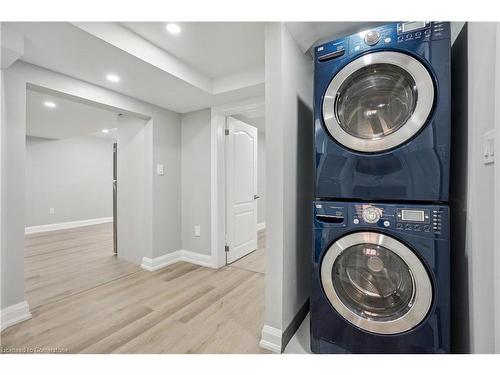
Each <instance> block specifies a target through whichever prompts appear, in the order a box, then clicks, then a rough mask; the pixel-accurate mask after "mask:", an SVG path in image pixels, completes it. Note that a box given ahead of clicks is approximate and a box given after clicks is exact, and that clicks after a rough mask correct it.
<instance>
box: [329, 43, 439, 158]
mask: <svg viewBox="0 0 500 375" xmlns="http://www.w3.org/2000/svg"><path fill="white" fill-rule="evenodd" d="M433 102H434V84H433V82H432V79H431V76H430V75H429V73H428V72H427V69H425V67H424V66H423V65H422V64H421V63H420V62H419V61H417V60H416V59H414V58H413V57H410V56H408V55H406V54H403V53H397V52H375V53H372V54H369V55H365V56H362V57H360V58H358V59H356V60H354V61H352V62H351V63H350V64H348V65H346V66H345V67H344V68H343V69H342V70H340V72H339V73H338V74H337V75H336V76H335V77H334V78H333V79H332V81H331V82H330V84H329V86H328V88H327V90H326V93H325V96H324V98H323V120H324V121H325V125H326V127H327V129H328V131H329V133H330V134H331V135H332V136H333V137H334V138H335V139H336V140H337V141H338V142H340V143H341V144H343V145H344V146H346V147H348V148H351V149H353V150H357V151H361V152H379V151H385V150H388V149H391V148H393V147H396V146H398V145H400V144H402V143H404V142H405V141H407V140H408V139H410V138H411V137H412V136H413V135H415V134H416V133H417V132H418V131H419V130H420V129H421V128H422V127H423V126H424V125H425V124H426V121H427V118H428V117H429V114H430V112H431V109H432V105H433Z"/></svg>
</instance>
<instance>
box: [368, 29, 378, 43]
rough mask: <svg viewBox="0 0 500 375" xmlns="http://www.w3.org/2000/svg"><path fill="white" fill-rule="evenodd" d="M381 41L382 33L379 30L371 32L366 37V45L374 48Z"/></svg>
mask: <svg viewBox="0 0 500 375" xmlns="http://www.w3.org/2000/svg"><path fill="white" fill-rule="evenodd" d="M379 40H380V33H379V32H378V31H377V30H370V31H368V32H367V33H366V35H365V43H366V44H368V45H369V46H374V45H375V44H377V43H378V41H379Z"/></svg>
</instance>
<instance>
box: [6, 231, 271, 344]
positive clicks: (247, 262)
mask: <svg viewBox="0 0 500 375" xmlns="http://www.w3.org/2000/svg"><path fill="white" fill-rule="evenodd" d="M264 265H265V236H264V234H263V233H260V234H259V249H258V250H256V251H254V252H253V253H251V254H249V255H247V256H246V257H244V258H242V259H240V260H238V261H237V262H235V263H233V264H232V265H229V266H226V267H223V268H221V269H219V270H214V269H210V268H205V267H200V266H196V265H192V264H189V263H185V262H179V263H176V264H173V265H171V266H168V267H166V268H164V269H161V270H158V271H155V272H148V271H145V270H142V269H141V268H140V267H139V266H136V265H134V264H131V263H128V262H125V261H122V260H120V259H118V258H116V257H115V256H113V255H112V237H111V225H110V224H103V225H96V226H92V227H84V228H78V229H71V230H64V231H57V232H50V233H44V234H37V235H29V236H27V239H26V265H25V268H26V296H27V300H28V302H29V303H30V307H31V312H32V314H33V317H32V319H30V320H28V321H25V322H22V323H20V324H17V325H15V326H12V327H9V328H7V329H6V330H4V331H3V332H2V333H1V346H2V347H4V348H24V347H31V348H33V347H38V348H58V349H59V350H60V351H63V352H69V353H265V352H267V351H265V350H263V349H261V348H260V347H259V340H260V333H261V329H262V326H263V320H264V268H265V266H264Z"/></svg>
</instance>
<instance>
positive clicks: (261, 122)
mask: <svg viewBox="0 0 500 375" xmlns="http://www.w3.org/2000/svg"><path fill="white" fill-rule="evenodd" d="M214 132H220V133H219V134H223V138H221V139H219V142H218V147H217V148H216V150H217V152H218V155H217V157H216V158H215V160H216V161H217V167H219V169H216V168H214V171H215V175H217V177H218V180H217V182H218V184H217V187H216V188H215V189H214V191H215V192H216V198H218V204H216V205H214V201H212V204H213V206H212V207H213V208H214V209H215V210H213V212H212V213H213V214H214V211H216V216H215V217H217V218H218V220H217V224H218V225H217V226H214V227H216V228H218V231H217V233H216V234H218V236H213V238H214V239H215V243H214V244H215V250H216V251H215V256H216V259H217V263H218V265H219V266H223V265H230V266H232V267H241V268H245V269H248V270H251V271H254V272H259V273H265V263H266V256H265V251H266V246H265V228H266V220H265V217H266V212H265V196H266V192H265V185H266V184H265V105H264V98H253V99H251V100H247V101H245V102H241V103H236V104H229V105H225V106H221V107H215V108H212V133H214ZM212 177H213V178H214V177H215V176H214V175H213V176H212ZM213 198H214V197H213ZM214 244H213V245H214ZM212 253H213V254H214V251H212Z"/></svg>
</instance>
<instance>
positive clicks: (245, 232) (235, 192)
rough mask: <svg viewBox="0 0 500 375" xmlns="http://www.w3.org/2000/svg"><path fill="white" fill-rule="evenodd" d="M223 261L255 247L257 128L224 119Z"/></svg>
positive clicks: (230, 260)
mask: <svg viewBox="0 0 500 375" xmlns="http://www.w3.org/2000/svg"><path fill="white" fill-rule="evenodd" d="M227 130H228V132H227V136H226V209H227V215H226V244H227V246H228V247H229V249H228V251H227V253H226V263H228V264H229V263H232V262H234V261H235V260H238V259H239V258H241V257H243V256H245V255H247V254H248V253H250V252H252V251H254V250H255V249H257V198H258V196H257V128H255V127H253V126H251V125H248V124H245V123H244V122H242V121H239V120H236V119H233V118H231V117H228V118H227Z"/></svg>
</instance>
